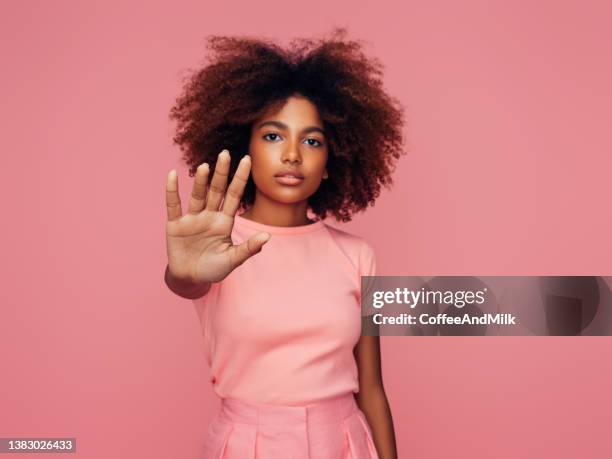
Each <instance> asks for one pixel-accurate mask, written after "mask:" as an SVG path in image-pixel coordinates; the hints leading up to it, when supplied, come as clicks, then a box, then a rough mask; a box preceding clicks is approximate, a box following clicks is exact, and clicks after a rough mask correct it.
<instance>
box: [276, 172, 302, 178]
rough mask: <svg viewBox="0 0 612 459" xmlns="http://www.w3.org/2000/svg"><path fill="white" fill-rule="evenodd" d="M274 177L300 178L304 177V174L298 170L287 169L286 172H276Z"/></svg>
mask: <svg viewBox="0 0 612 459" xmlns="http://www.w3.org/2000/svg"><path fill="white" fill-rule="evenodd" d="M274 177H287V178H289V177H294V178H298V179H303V178H304V176H303V175H302V174H300V173H299V172H297V171H286V172H280V173H278V174H276V175H275V176H274Z"/></svg>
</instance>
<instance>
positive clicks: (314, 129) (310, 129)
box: [257, 121, 325, 135]
mask: <svg viewBox="0 0 612 459" xmlns="http://www.w3.org/2000/svg"><path fill="white" fill-rule="evenodd" d="M264 126H274V127H277V128H279V129H289V127H288V126H287V125H286V124H285V123H281V122H280V121H264V122H263V123H260V124H258V125H257V129H261V128H262V127H264ZM303 132H305V133H308V132H320V133H321V134H323V135H325V131H324V130H323V129H321V128H320V127H317V126H308V127H307V128H304V129H303Z"/></svg>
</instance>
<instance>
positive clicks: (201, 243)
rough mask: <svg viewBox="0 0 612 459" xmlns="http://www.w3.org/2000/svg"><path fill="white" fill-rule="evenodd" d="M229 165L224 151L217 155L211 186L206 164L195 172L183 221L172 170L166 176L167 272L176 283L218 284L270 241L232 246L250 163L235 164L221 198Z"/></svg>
mask: <svg viewBox="0 0 612 459" xmlns="http://www.w3.org/2000/svg"><path fill="white" fill-rule="evenodd" d="M230 159H231V158H230V154H229V152H228V151H227V150H223V151H222V152H221V153H219V156H218V159H217V165H216V167H215V171H214V175H213V178H212V181H211V183H210V186H208V178H209V175H210V172H209V166H208V164H207V163H204V164H201V165H200V166H199V167H198V169H197V172H196V175H195V180H194V183H193V190H192V192H191V197H190V199H189V209H188V212H187V214H185V215H183V214H182V210H181V199H180V196H179V191H178V176H177V173H176V171H175V170H172V171H170V173H169V174H168V179H167V183H166V206H167V210H168V221H167V222H166V243H167V244H166V245H167V251H168V269H169V270H170V272H171V273H172V275H173V276H174V277H176V278H178V279H183V280H188V281H190V282H193V283H205V282H218V281H221V280H223V279H224V278H225V277H227V275H228V274H229V273H231V272H232V271H233V270H234V269H235V268H236V267H238V266H240V265H241V264H242V263H244V262H245V261H246V260H247V259H248V258H250V257H252V256H253V255H255V254H256V253H258V252H260V251H261V248H262V247H263V245H264V244H265V243H266V242H267V241H268V240H269V239H270V235H269V234H268V233H257V234H254V235H253V236H251V237H250V238H249V239H248V240H246V241H244V242H243V243H242V244H239V245H234V244H233V242H232V238H231V233H232V228H233V226H234V217H235V215H236V211H237V210H238V207H239V205H240V200H241V199H242V195H243V193H244V188H245V186H246V183H247V180H248V178H249V173H250V170H251V158H250V156H248V155H246V156H244V157H243V158H242V159H241V160H240V163H239V164H238V168H237V170H236V173H235V174H234V177H233V179H232V182H231V183H230V185H229V187H228V188H227V193H226V192H225V189H226V186H227V178H228V175H229V170H230ZM222 202H223V205H222V207H221V209H219V207H220V206H221V203H222Z"/></svg>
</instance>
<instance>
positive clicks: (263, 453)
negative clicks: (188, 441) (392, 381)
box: [200, 392, 378, 459]
mask: <svg viewBox="0 0 612 459" xmlns="http://www.w3.org/2000/svg"><path fill="white" fill-rule="evenodd" d="M200 457H201V459H278V458H286V459H378V454H377V453H376V448H375V447H374V442H373V440H372V432H371V430H370V427H369V425H368V422H367V420H366V417H365V415H364V413H363V411H361V410H360V409H359V406H358V405H357V403H356V402H355V399H354V397H353V394H352V392H351V393H348V394H345V395H341V396H338V397H335V398H332V399H328V400H324V401H322V402H319V403H314V404H311V405H305V406H277V405H251V404H248V403H245V402H242V401H240V400H236V399H232V398H223V399H221V410H220V411H219V413H218V414H217V416H215V418H214V419H213V420H212V421H211V423H210V425H209V427H208V433H207V435H206V439H205V442H204V449H203V453H202V455H201V456H200Z"/></svg>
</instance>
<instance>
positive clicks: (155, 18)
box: [0, 0, 612, 459]
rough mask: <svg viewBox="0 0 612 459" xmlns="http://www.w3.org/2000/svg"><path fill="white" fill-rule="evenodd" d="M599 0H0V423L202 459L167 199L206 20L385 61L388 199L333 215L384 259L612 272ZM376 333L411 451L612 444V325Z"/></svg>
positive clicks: (406, 453) (492, 269) (197, 380)
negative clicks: (395, 145) (390, 137)
mask: <svg viewBox="0 0 612 459" xmlns="http://www.w3.org/2000/svg"><path fill="white" fill-rule="evenodd" d="M400 4H401V5H400ZM611 13H612V11H611V9H610V6H609V3H607V2H604V1H591V2H586V3H584V2H582V4H581V3H580V2H578V1H577V0H574V1H565V2H556V1H538V2H527V1H523V2H502V1H497V2H491V1H484V0H483V1H462V2H455V1H444V2H442V1H427V2H413V1H406V2H393V1H390V0H385V1H381V0H377V1H372V2H369V3H366V2H356V1H350V2H349V1H342V2H330V1H327V0H326V1H318V0H315V1H311V2H308V3H302V4H294V2H288V1H274V2H272V1H265V0H264V1H258V2H243V5H237V4H236V3H235V2H188V1H172V2H170V1H165V2H160V1H155V2H129V3H128V2H125V1H114V2H78V1H72V2H65V1H53V2H48V1H38V2H35V1H28V2H13V4H12V5H8V4H7V3H6V2H5V3H4V4H3V6H2V11H1V12H0V18H1V19H0V21H1V24H0V25H1V27H0V34H1V35H2V39H1V40H0V47H1V51H2V54H1V55H2V61H3V62H2V72H1V76H0V78H1V79H2V85H1V89H0V90H1V91H2V94H1V100H2V103H1V105H2V109H1V115H0V116H1V119H0V126H1V129H2V135H1V139H2V144H3V145H2V159H3V161H2V163H3V164H2V180H1V181H0V183H1V186H2V190H1V193H2V194H1V196H2V201H3V212H2V213H3V218H2V238H1V241H2V255H3V260H4V262H3V263H2V289H1V294H2V298H1V300H2V309H1V318H0V319H1V320H0V339H1V343H0V344H1V352H2V363H3V368H2V376H1V379H0V435H1V436H10V435H12V436H76V437H77V439H78V440H77V442H78V451H79V452H78V454H77V455H76V456H77V457H82V458H88V459H97V458H101V459H102V458H104V459H106V458H145V457H146V458H149V459H154V458H170V457H173V458H195V457H196V455H197V451H198V448H199V445H200V442H201V439H202V436H203V433H204V432H205V430H206V427H207V425H208V421H209V420H210V419H211V418H212V416H213V414H214V412H215V410H216V409H217V406H218V405H217V400H216V398H215V396H214V394H213V393H212V391H211V388H210V385H209V383H208V381H207V375H208V373H207V368H206V366H205V364H204V360H203V355H202V353H201V346H202V337H201V335H200V330H199V328H198V327H199V324H198V322H197V317H196V314H195V311H194V310H193V308H192V305H191V303H190V302H189V301H187V300H184V299H181V298H179V297H177V296H174V295H173V294H172V293H171V292H170V291H169V290H168V289H167V288H166V287H165V285H164V283H163V270H164V267H165V256H166V254H165V239H164V237H165V235H164V219H165V208H164V201H163V200H164V185H165V177H166V174H167V172H168V171H169V170H170V169H171V168H174V167H177V166H179V164H180V163H179V150H178V149H177V147H175V146H173V145H172V141H171V136H172V125H171V124H170V122H169V121H168V110H169V107H170V106H171V104H172V103H173V101H174V98H175V97H176V96H177V94H178V90H179V87H180V76H181V74H182V73H181V72H182V70H184V69H187V68H190V67H194V66H196V65H198V63H199V62H200V61H201V58H202V52H203V43H204V37H205V36H206V35H208V34H217V33H222V34H236V33H243V34H259V35H262V34H263V35H265V36H268V37H272V38H278V39H281V40H286V39H289V38H291V37H294V36H311V35H316V34H319V33H324V32H327V31H329V30H330V29H331V27H332V26H347V27H348V28H349V31H350V33H351V36H352V37H357V38H363V39H365V40H366V41H367V43H368V46H367V48H366V49H367V50H368V52H370V53H373V54H375V55H376V56H378V57H380V58H381V59H382V61H383V63H384V64H385V66H386V85H387V88H388V90H389V91H390V92H391V93H392V94H394V95H395V96H397V97H398V98H399V99H400V100H401V101H402V102H403V103H404V105H405V106H406V114H407V126H406V132H407V137H408V145H407V149H408V151H409V153H408V156H405V157H403V158H402V161H401V162H400V164H399V167H398V169H397V173H396V175H395V187H394V188H393V189H392V191H386V192H385V193H384V194H383V195H382V196H381V197H380V199H379V201H378V203H377V205H376V207H375V208H372V209H370V210H368V212H366V213H365V214H363V216H359V218H356V219H355V221H354V222H352V223H351V224H348V225H343V227H344V228H346V229H347V230H349V231H352V232H354V233H357V234H360V235H362V236H364V237H366V238H367V239H368V240H369V241H370V242H371V243H372V245H373V246H374V248H375V249H376V251H377V254H378V258H379V266H380V274H389V275H391V274H393V275H400V274H405V275H435V274H438V275H441V274H475V275H504V274H508V275H510V274H515V275H519V274H520V275H528V274H534V275H535V274H542V275H546V274H597V275H610V274H612V237H611V236H610V234H611V227H612V216H611V212H610V203H609V197H610V195H611V193H610V191H611V189H610V171H611V170H612V160H611V159H610V154H611V152H612V149H611V146H612V137H610V135H609V134H610V132H609V131H610V125H611V121H612V120H611V118H612V116H611V114H610V113H611V112H610V107H611V106H612V91H611V90H610V81H612V66H611V64H610V54H611V52H612V50H611V49H610V48H611V46H610V43H612V37H611V36H610V35H611V33H610V28H609V19H610V14H611ZM179 173H180V185H181V187H182V188H181V192H182V194H183V196H185V199H186V195H187V193H188V192H189V187H190V186H191V179H189V178H188V176H187V172H186V169H185V168H183V167H181V168H180V169H179ZM184 202H185V201H184ZM382 345H383V364H384V379H385V387H386V389H387V394H388V396H389V400H390V402H391V404H392V409H393V416H394V421H395V425H396V431H397V435H398V446H399V453H400V457H402V458H420V459H433V458H447V457H455V458H491V457H495V458H497V459H505V458H508V459H510V458H519V457H520V458H523V457H529V458H535V457H555V458H557V459H560V458H578V457H588V458H589V459H595V458H609V457H611V456H612V444H611V443H610V437H609V428H610V425H612V392H611V391H610V388H611V387H612V346H611V341H610V338H606V337H591V338H586V337H585V338H570V337H558V338H553V337H543V338H539V337H531V338H529V337H514V338H480V339H478V338H452V337H450V338H404V337H384V338H383V341H382ZM23 457H28V456H25V455H24V456H23ZM36 457H38V456H36Z"/></svg>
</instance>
